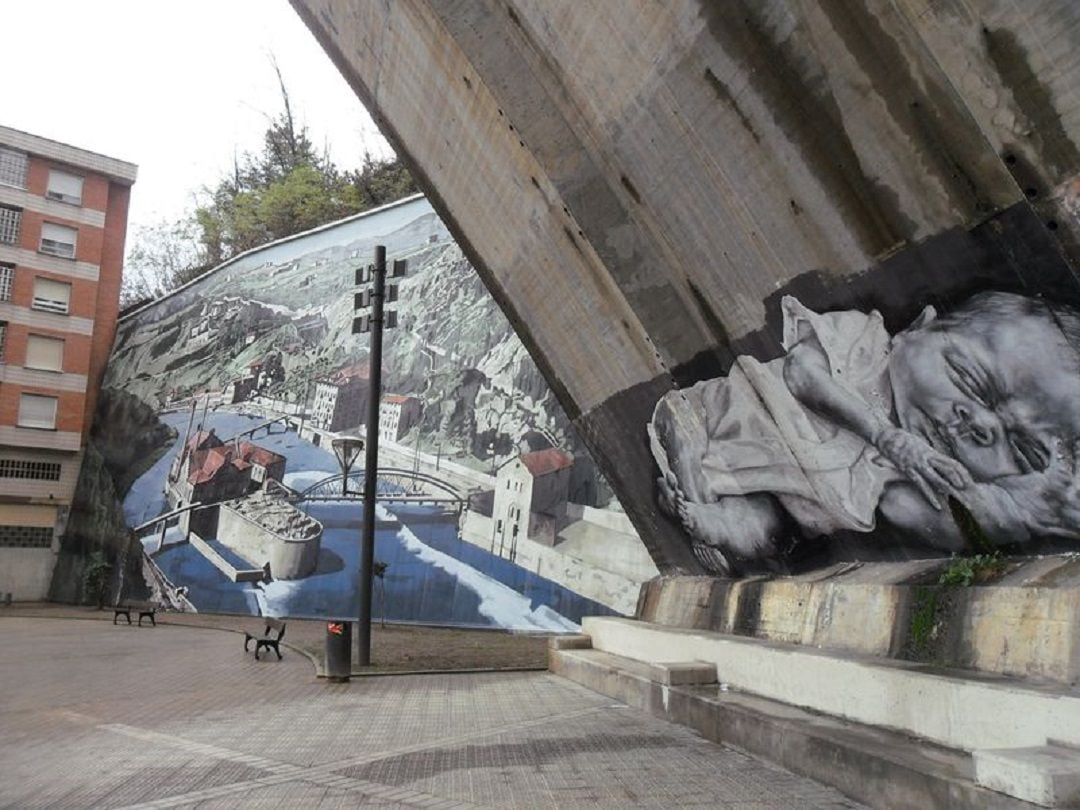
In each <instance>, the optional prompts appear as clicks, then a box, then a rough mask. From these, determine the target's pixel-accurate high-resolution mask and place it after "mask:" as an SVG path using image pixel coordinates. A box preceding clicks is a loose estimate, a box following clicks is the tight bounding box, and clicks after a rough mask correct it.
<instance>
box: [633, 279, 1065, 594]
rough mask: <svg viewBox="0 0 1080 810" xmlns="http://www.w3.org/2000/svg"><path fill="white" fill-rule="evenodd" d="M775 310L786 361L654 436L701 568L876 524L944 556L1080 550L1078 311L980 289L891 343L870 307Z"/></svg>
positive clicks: (733, 378)
mask: <svg viewBox="0 0 1080 810" xmlns="http://www.w3.org/2000/svg"><path fill="white" fill-rule="evenodd" d="M780 307H781V311H782V312H781V314H782V329H783V339H782V346H783V350H784V354H783V356H781V357H779V358H777V359H773V360H770V361H768V362H759V361H757V360H755V359H754V358H753V357H750V356H746V355H743V356H740V357H738V358H737V359H736V361H735V363H734V364H733V366H732V368H731V369H730V371H729V373H728V374H727V375H726V376H723V377H719V378H715V379H708V380H704V381H701V382H698V383H697V384H695V385H693V386H692V387H690V388H687V389H683V390H675V391H672V392H670V393H668V394H667V395H665V396H664V397H663V398H662V399H661V400H660V401H659V402H658V403H657V405H656V408H655V411H654V413H653V417H652V420H651V422H650V424H649V425H648V434H649V439H650V446H651V449H652V453H653V456H654V458H655V460H656V463H657V465H658V467H659V469H660V476H659V478H658V479H657V488H658V501H659V504H660V507H661V508H662V509H663V510H664V511H665V512H667V513H668V514H669V515H671V516H672V517H674V518H675V519H677V520H678V521H679V523H680V524H681V525H682V527H683V529H684V531H685V534H686V536H687V539H688V541H689V543H690V546H691V548H692V550H693V552H694V555H695V557H697V559H698V560H699V561H700V562H701V563H702V565H703V566H704V567H705V568H706V569H707V570H709V571H710V572H713V573H727V572H731V571H733V570H738V569H740V568H741V567H742V566H743V565H745V564H746V563H748V562H749V563H751V564H752V563H755V562H757V563H761V562H766V563H767V562H770V561H773V562H775V561H777V560H780V559H782V558H783V557H784V556H785V555H786V554H788V553H789V552H791V550H792V549H793V547H795V546H797V545H799V544H804V543H807V542H809V541H812V540H813V539H814V538H819V537H823V536H830V535H833V534H835V533H839V532H854V533H859V534H868V535H870V534H873V535H874V537H871V542H873V540H874V538H875V537H877V536H878V535H884V534H885V533H883V532H881V531H880V530H881V529H882V528H883V527H886V526H887V527H889V529H890V532H889V533H888V535H887V538H886V537H882V539H881V542H891V539H892V538H895V537H901V538H904V539H906V540H908V541H910V542H913V543H915V544H918V545H922V546H923V547H925V548H926V549H928V550H931V551H936V552H938V553H949V552H953V551H958V550H961V549H963V548H965V547H966V546H969V545H970V544H971V540H972V538H971V537H970V535H971V533H972V532H973V531H974V532H976V533H977V534H978V536H979V537H978V538H977V539H978V540H979V542H983V543H986V544H990V545H995V546H1019V547H1023V546H1025V545H1026V544H1029V543H1031V542H1033V541H1037V540H1040V539H1044V538H1057V539H1065V540H1070V541H1078V540H1080V497H1078V496H1080V477H1078V470H1077V461H1078V459H1077V453H1078V451H1080V312H1077V310H1075V309H1073V308H1071V307H1069V306H1066V305H1063V304H1055V303H1052V302H1049V301H1046V300H1042V299H1038V298H1032V297H1027V296H1023V295H1018V294H1015V293H1007V292H983V293H978V294H975V295H973V296H971V297H969V298H968V299H967V300H966V301H963V302H962V303H960V304H959V305H958V306H956V307H954V308H952V309H951V311H948V312H944V313H938V312H936V311H935V309H934V307H932V306H927V307H926V308H925V309H924V310H923V312H922V314H921V315H920V316H919V317H918V318H917V319H916V320H915V321H914V322H913V323H911V324H910V325H908V326H907V327H906V328H905V329H903V330H902V331H900V332H898V333H896V334H894V335H890V334H889V332H888V331H887V329H886V327H885V322H884V319H883V318H882V316H881V314H880V313H879V312H878V311H876V310H874V311H870V312H862V311H857V310H845V311H837V312H824V313H817V312H814V311H812V310H810V309H809V308H807V307H805V306H803V305H802V304H801V303H800V302H799V301H798V300H797V299H796V298H794V297H792V296H785V297H784V298H783V299H782V301H781V303H780ZM866 556H869V557H873V556H874V555H873V553H872V552H871V553H870V554H868V555H866Z"/></svg>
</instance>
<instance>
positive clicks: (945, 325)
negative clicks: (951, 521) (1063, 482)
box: [889, 294, 1080, 481]
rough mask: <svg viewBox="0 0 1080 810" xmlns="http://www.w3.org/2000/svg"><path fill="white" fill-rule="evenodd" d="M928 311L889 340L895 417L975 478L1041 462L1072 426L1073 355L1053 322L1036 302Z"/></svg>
mask: <svg viewBox="0 0 1080 810" xmlns="http://www.w3.org/2000/svg"><path fill="white" fill-rule="evenodd" d="M997 295H1004V294H997ZM1015 298H1019V297H1018V296H1015ZM934 317H935V316H934V313H933V310H932V309H930V308H928V310H927V312H926V313H924V315H923V317H922V318H920V320H919V321H917V322H916V323H915V324H914V325H913V326H912V327H911V328H909V329H908V330H906V331H905V332H902V333H900V334H899V335H897V336H896V337H895V338H894V340H893V348H892V353H891V355H890V358H889V376H890V379H891V381H892V385H893V397H894V401H895V404H896V410H897V415H898V417H899V419H900V424H901V426H902V427H903V428H904V429H905V430H909V431H911V432H913V433H915V434H917V435H919V436H921V437H922V438H923V439H925V440H926V441H927V442H929V443H930V444H931V445H932V446H933V447H934V448H935V449H936V450H938V451H940V452H942V453H945V454H947V455H949V456H952V457H953V458H955V459H956V460H957V461H959V462H960V463H961V464H963V465H964V466H965V467H967V469H968V470H969V471H970V472H971V474H972V477H974V478H975V480H976V481H992V480H994V479H996V478H1000V477H1002V476H1008V475H1022V474H1026V473H1031V472H1042V471H1044V470H1045V469H1046V468H1047V466H1048V465H1049V464H1050V461H1051V453H1053V452H1056V449H1055V448H1056V444H1057V441H1058V440H1059V439H1064V440H1067V444H1070V445H1071V441H1072V438H1073V437H1076V436H1077V435H1080V373H1078V362H1077V356H1076V353H1075V351H1074V350H1073V349H1072V348H1070V346H1069V344H1068V343H1067V342H1066V340H1065V338H1064V336H1063V334H1062V332H1061V330H1060V329H1059V328H1058V326H1057V324H1056V323H1055V322H1054V321H1053V320H1052V319H1051V318H1050V317H1048V315H1047V314H1044V313H1043V312H1041V311H1040V312H1038V313H1037V314H1029V313H1027V312H1024V311H1019V310H1018V311H1017V312H1013V313H1010V314H1009V316H1008V317H1004V316H1003V315H1002V313H1001V312H1000V311H997V312H991V311H985V310H980V309H979V308H978V307H977V306H971V305H969V306H967V307H965V308H964V310H963V311H962V312H958V313H956V314H955V315H954V316H953V317H949V318H944V319H942V320H941V321H935V320H934Z"/></svg>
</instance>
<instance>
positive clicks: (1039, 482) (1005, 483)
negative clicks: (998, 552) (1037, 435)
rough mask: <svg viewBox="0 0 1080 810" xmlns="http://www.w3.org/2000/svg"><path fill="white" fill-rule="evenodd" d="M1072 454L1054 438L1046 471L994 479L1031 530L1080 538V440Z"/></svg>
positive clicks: (1073, 447)
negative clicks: (1079, 456)
mask: <svg viewBox="0 0 1080 810" xmlns="http://www.w3.org/2000/svg"><path fill="white" fill-rule="evenodd" d="M1071 450H1072V452H1071V454H1070V453H1069V452H1068V451H1067V450H1066V447H1065V443H1064V442H1062V441H1060V440H1059V441H1057V442H1055V445H1054V448H1053V453H1052V456H1051V459H1050V466H1049V467H1047V468H1046V470H1045V471H1043V472H1036V473H1028V474H1027V475H1012V476H1008V477H1007V478H1000V479H998V480H997V481H996V482H995V483H996V484H998V485H999V486H1001V488H1002V489H1004V490H1005V491H1006V492H1008V493H1009V495H1010V496H1011V497H1012V499H1013V502H1014V503H1016V505H1017V507H1018V508H1019V509H1020V511H1021V513H1022V514H1023V516H1024V522H1025V523H1026V524H1027V525H1028V528H1030V529H1031V531H1032V532H1034V533H1036V534H1041V535H1056V536H1059V537H1070V538H1080V474H1078V470H1077V468H1076V459H1077V458H1078V456H1077V454H1078V453H1080V440H1077V441H1075V442H1074V443H1073V445H1072V448H1071Z"/></svg>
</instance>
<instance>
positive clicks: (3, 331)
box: [0, 321, 7, 363]
mask: <svg viewBox="0 0 1080 810" xmlns="http://www.w3.org/2000/svg"><path fill="white" fill-rule="evenodd" d="M6 339H7V323H6V322H5V321H0V363H3V362H4V341H5V340H6Z"/></svg>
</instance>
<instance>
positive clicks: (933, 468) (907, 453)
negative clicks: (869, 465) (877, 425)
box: [874, 425, 972, 509]
mask: <svg viewBox="0 0 1080 810" xmlns="http://www.w3.org/2000/svg"><path fill="white" fill-rule="evenodd" d="M874 446H875V447H877V449H878V450H879V451H881V454H882V455H883V456H885V458H887V459H889V461H891V462H892V463H893V464H895V465H896V468H897V469H898V470H900V472H902V473H903V474H904V475H906V476H907V477H908V478H909V479H911V481H912V482H913V483H914V484H915V486H917V487H918V488H919V491H920V492H921V493H922V494H923V497H924V498H926V500H927V501H929V502H930V505H931V506H933V507H934V508H935V509H941V500H940V499H939V498H938V496H937V492H935V490H937V491H938V492H944V493H947V492H949V491H950V490H954V489H964V488H965V487H968V486H970V485H971V483H972V480H971V473H969V472H968V471H967V468H966V467H964V465H963V464H961V463H960V462H959V461H957V460H956V459H954V458H949V457H948V456H946V455H945V454H944V453H939V452H938V451H937V450H935V449H934V448H933V447H931V446H930V445H929V444H927V443H926V441H924V440H923V439H921V438H919V437H918V436H916V435H915V434H914V433H909V432H908V431H906V430H902V429H900V428H898V427H893V426H892V425H890V426H888V427H886V428H883V429H882V430H881V431H879V432H878V434H877V435H876V436H874Z"/></svg>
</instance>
